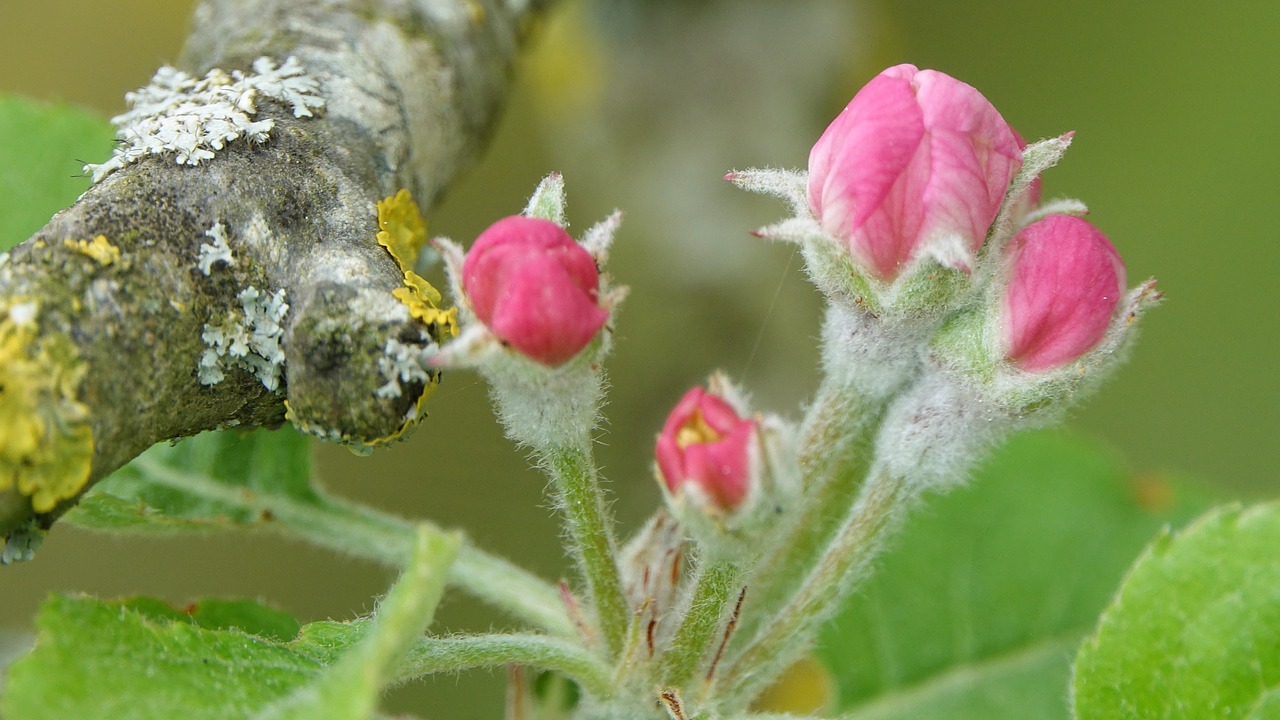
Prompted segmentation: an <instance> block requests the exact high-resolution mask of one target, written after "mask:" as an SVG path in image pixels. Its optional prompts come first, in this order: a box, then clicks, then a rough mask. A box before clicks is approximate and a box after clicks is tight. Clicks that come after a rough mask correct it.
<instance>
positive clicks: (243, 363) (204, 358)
mask: <svg viewBox="0 0 1280 720" xmlns="http://www.w3.org/2000/svg"><path fill="white" fill-rule="evenodd" d="M284 297H285V294H284V290H277V291H276V292H275V294H273V295H264V294H263V293H261V292H260V291H259V290H258V289H257V288H255V287H252V286H250V287H247V288H245V289H244V290H243V291H242V292H241V293H240V295H239V298H238V299H239V300H240V308H241V309H240V310H234V309H233V310H230V311H228V312H227V315H226V317H225V318H223V320H222V322H220V323H217V324H212V323H206V324H205V326H204V332H203V333H201V336H200V337H201V339H203V340H204V343H205V345H207V346H208V349H207V350H205V351H204V354H203V355H201V356H200V364H199V367H198V369H197V372H198V373H199V376H200V383H201V384H202V385H217V384H218V383H220V382H222V381H223V380H225V379H226V371H228V370H231V369H234V368H240V369H243V370H246V371H248V372H250V373H253V375H254V376H255V377H257V378H258V380H260V381H261V382H262V386H263V387H265V388H266V389H267V390H269V391H271V392H275V390H276V389H277V388H278V387H279V386H280V377H281V375H282V372H283V367H284V360H285V355H284V349H283V348H282V347H281V346H280V340H281V339H282V338H283V337H284V325H283V323H284V318H285V315H286V314H288V312H289V304H288V303H286V302H285V301H284Z"/></svg>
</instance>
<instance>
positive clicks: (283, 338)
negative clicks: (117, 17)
mask: <svg viewBox="0 0 1280 720" xmlns="http://www.w3.org/2000/svg"><path fill="white" fill-rule="evenodd" d="M542 4H544V3H540V2H537V1H536V0H206V1H205V2H204V3H202V4H201V5H200V6H199V8H198V9H197V10H196V13H195V18H194V21H193V27H192V32H191V36H190V38H189V40H188V42H187V45H186V48H185V50H184V52H183V57H182V60H181V62H180V63H179V70H181V71H182V72H184V73H186V74H187V76H189V77H191V78H206V77H213V78H214V80H213V82H214V84H215V85H216V84H218V83H220V82H222V79H224V78H223V76H222V75H220V74H216V73H215V75H213V76H209V75H208V73H210V71H212V70H214V69H215V68H216V69H219V70H221V71H222V72H223V73H226V74H227V77H228V78H230V77H232V76H235V77H244V76H249V75H252V74H253V73H254V72H255V69H254V67H255V62H257V61H258V60H259V59H260V58H267V59H268V60H269V61H270V63H271V64H272V65H271V66H272V67H282V66H285V65H286V63H289V62H290V61H289V58H295V59H296V60H295V62H296V65H294V67H300V69H301V72H303V73H305V78H308V79H309V81H314V94H315V96H316V97H318V102H317V103H313V105H315V108H314V111H313V112H310V116H307V113H305V112H302V113H300V112H299V111H298V109H297V104H296V103H291V102H290V101H289V97H288V95H287V93H283V92H282V94H280V95H279V96H278V97H272V96H271V94H270V93H267V92H257V93H256V94H254V93H246V94H247V95H248V97H240V98H239V99H238V100H234V102H239V103H241V105H240V106H238V107H245V108H249V109H251V110H252V112H253V117H252V119H253V121H254V123H265V122H268V121H269V125H270V129H269V131H267V132H263V131H262V128H263V127H266V126H264V125H261V124H258V125H253V126H252V128H254V129H256V131H257V132H258V135H257V136H256V137H254V136H253V134H252V133H248V134H246V135H245V136H243V137H240V138H239V139H237V140H233V141H230V142H226V143H222V144H221V145H222V146H221V147H217V146H216V145H215V148H216V149H215V150H213V151H211V154H212V157H206V158H202V159H200V160H198V161H187V162H180V161H178V155H177V154H175V153H174V152H156V153H154V154H146V153H145V152H144V153H143V154H142V155H141V156H140V157H137V158H133V159H132V160H131V161H130V162H128V163H126V164H122V165H121V166H120V167H119V168H118V169H114V170H111V171H109V172H105V173H104V174H103V175H102V177H101V178H100V179H99V180H98V181H97V182H96V183H95V184H94V185H93V187H92V188H91V189H90V190H89V191H88V192H86V193H85V194H84V196H82V197H81V198H80V199H79V200H78V201H77V202H76V204H75V205H74V206H72V207H71V208H69V209H67V210H64V211H63V212H61V213H59V214H58V215H56V216H55V217H54V218H53V220H52V221H51V222H50V223H49V224H48V225H47V226H46V227H45V228H43V229H42V230H40V231H39V232H38V233H36V235H35V236H33V237H32V238H31V239H30V240H28V241H27V242H25V243H23V244H22V245H21V246H19V247H18V248H16V249H15V250H13V251H12V252H11V253H9V255H8V258H7V260H5V261H4V262H3V265H0V354H3V355H5V357H3V358H0V361H2V364H3V365H4V366H5V367H6V368H12V371H6V372H5V373H3V374H4V375H5V377H3V378H0V420H6V422H5V423H4V424H5V425H6V426H8V428H7V429H0V539H3V538H6V537H8V536H10V534H11V533H13V532H14V531H15V530H17V529H20V528H29V527H30V526H31V523H32V522H33V521H34V522H35V523H36V525H37V526H39V527H47V526H48V525H49V524H51V523H52V522H53V521H54V519H56V518H57V517H58V516H59V515H60V514H61V513H62V512H63V511H65V510H66V509H67V508H68V507H70V506H71V505H72V504H74V502H75V500H76V498H77V497H78V496H79V494H80V493H82V492H83V490H84V489H85V488H87V487H89V486H90V485H92V484H93V482H96V481H97V480H98V479H100V478H103V477H105V476H106V475H108V474H109V473H111V472H112V471H114V470H115V469H116V468H118V467H120V466H121V465H123V464H125V463H126V462H128V461H129V460H130V459H132V458H133V457H135V456H136V455H138V454H139V453H140V452H142V451H143V450H145V449H146V448H147V447H149V446H150V445H152V444H153V443H156V442H159V441H163V440H166V439H171V438H177V437H183V436H187V435H192V434H195V433H198V432H200V431H203V430H208V429H213V428H218V427H228V426H240V427H256V426H268V427H270V426H276V425H279V424H280V423H282V422H284V421H285V419H286V414H287V415H288V417H289V419H291V420H293V421H294V422H295V423H296V424H297V425H298V426H299V427H301V428H303V429H305V430H308V431H311V432H313V433H314V434H317V435H321V436H323V437H326V438H328V439H331V440H339V441H342V442H346V443H348V444H351V445H354V446H360V447H368V446H373V445H377V444H380V443H382V442H385V441H387V440H388V439H391V438H394V437H396V436H398V435H399V434H400V433H401V432H402V431H403V430H404V429H405V428H406V427H407V426H408V425H411V424H412V422H413V421H414V420H415V419H416V417H417V413H418V403H419V400H420V399H421V398H422V397H423V396H424V395H425V393H427V392H428V391H429V390H430V388H431V387H433V386H434V384H435V382H436V380H437V379H438V377H437V375H436V373H435V371H434V370H432V369H431V368H430V367H429V366H428V365H427V364H426V360H427V359H428V358H429V357H430V355H431V353H432V352H433V351H434V348H435V343H436V342H437V341H438V340H440V339H442V335H444V334H447V331H448V330H449V327H448V325H449V323H448V319H447V318H446V317H445V316H444V314H443V313H439V312H438V311H435V310H434V309H431V308H430V307H429V306H430V305H431V303H432V301H433V300H435V301H437V302H438V298H433V297H431V295H432V291H430V290H426V289H424V288H422V287H421V286H415V283H416V281H417V280H420V278H417V276H416V275H412V273H411V266H412V260H413V258H412V257H411V256H412V254H413V252H414V251H415V250H416V247H417V246H418V245H420V242H421V238H420V237H417V236H418V235H421V234H422V232H423V230H422V227H421V225H420V219H418V218H417V208H416V205H414V204H413V203H412V202H408V201H407V198H405V196H401V200H402V201H401V202H399V203H398V204H397V203H390V204H384V205H385V207H383V208H379V206H378V203H379V201H380V200H382V199H384V198H392V197H394V196H396V194H397V193H398V191H400V190H402V189H405V190H408V191H409V194H410V195H411V196H412V197H413V198H416V199H417V200H418V201H420V202H423V203H432V202H434V201H435V200H436V199H438V197H439V196H440V195H441V193H442V192H443V191H444V190H445V188H446V187H447V185H448V184H449V182H450V181H451V180H452V179H453V178H454V176H455V175H456V174H457V173H458V171H459V170H460V169H462V168H463V167H464V166H465V165H466V164H467V163H469V162H470V161H471V160H472V159H473V158H474V157H475V156H476V155H477V154H478V152H479V150H480V147H481V145H482V143H483V141H484V139H485V137H486V135H487V131H488V129H489V127H490V125H491V124H492V123H493V121H494V118H495V115H496V112H497V110H498V107H499V105H500V103H501V101H502V99H503V96H504V94H505V90H506V87H507V84H508V80H509V77H510V75H511V70H512V65H513V60H514V55H515V53H516V51H517V47H518V44H519V40H520V38H521V37H522V35H523V34H524V33H523V30H524V28H525V27H526V26H527V25H528V24H529V23H530V22H531V17H532V15H533V14H535V13H536V12H538V11H539V10H540V9H541V5H542ZM260 68H261V66H259V69H260ZM236 73H240V75H236ZM160 79H161V78H160V76H157V80H158V81H159V80H160ZM136 107H137V103H135V109H136ZM300 115H301V116H300ZM128 132H129V130H128V129H127V128H126V130H125V131H124V133H125V134H127V133H128ZM121 139H122V141H123V142H127V141H128V138H126V137H123V136H122V138H121ZM148 141H149V142H152V143H153V144H154V143H155V142H158V141H156V140H155V139H154V138H150V139H149V140H148ZM174 142H176V143H177V144H179V145H181V143H182V142H183V140H182V138H181V137H179V138H178V139H177V140H176V141H174ZM134 146H135V147H138V146H140V145H139V144H138V143H134ZM380 209H382V210H383V211H384V212H382V214H381V223H380V212H379V210H380ZM415 221H417V222H418V223H419V224H417V225H416V226H415ZM380 230H381V231H383V232H384V233H387V234H388V236H391V237H392V241H391V242H390V243H385V242H384V245H389V246H390V249H391V250H392V251H393V252H394V251H395V250H396V249H397V248H399V249H400V252H399V253H398V255H399V256H400V257H397V256H395V255H393V253H392V252H388V248H386V247H383V246H382V245H380V244H379V241H378V240H375V237H378V238H379V239H381V238H382V237H384V236H379V235H378V234H379V231H380ZM397 237H398V238H399V240H396V238H397ZM406 247H407V248H408V249H407V250H406V249H405V248H406ZM202 261H203V262H202ZM397 292H398V295H397V294H395V293H397ZM415 302H416V303H417V305H415ZM424 308H425V309H424ZM210 353H212V354H210ZM8 420H12V421H13V422H8ZM15 428H16V429H15ZM90 436H91V439H89V438H90ZM51 449H52V450H51ZM53 450H56V451H57V452H53ZM68 458H69V459H68ZM51 463H59V464H60V465H59V466H57V467H54V466H53V465H51ZM66 465H72V466H74V467H73V468H71V470H72V472H71V473H70V474H68V472H67V468H66V467H63V466H66ZM51 478H60V479H51ZM68 478H71V479H70V480H69V479H68Z"/></svg>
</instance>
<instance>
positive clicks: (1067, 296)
mask: <svg viewBox="0 0 1280 720" xmlns="http://www.w3.org/2000/svg"><path fill="white" fill-rule="evenodd" d="M1009 253H1010V255H1009V259H1010V263H1011V270H1010V277H1009V286H1008V288H1007V289H1006V290H1005V296H1004V305H1003V307H1002V332H1003V339H1004V347H1005V357H1006V358H1007V359H1008V360H1009V362H1011V363H1013V364H1014V365H1016V366H1018V367H1020V368H1022V369H1023V370H1027V371H1029V372H1042V371H1044V370H1049V369H1052V368H1055V367H1058V366H1060V365H1064V364H1066V363H1069V362H1071V361H1073V360H1075V359H1076V358H1079V357H1080V356H1081V355H1083V354H1085V353H1086V352H1088V351H1090V350H1092V349H1093V348H1094V347H1095V346H1096V345H1097V344H1098V343H1099V342H1101V341H1102V338H1103V336H1104V335H1106V333H1107V328H1108V327H1109V326H1110V325H1111V321H1112V318H1113V317H1114V316H1115V311H1116V306H1117V305H1118V304H1119V302H1120V298H1121V297H1122V296H1123V295H1124V283H1125V272H1124V262H1123V261H1122V260H1121V259H1120V254H1119V253H1117V252H1116V249H1115V247H1114V246H1112V245H1111V241H1110V240H1107V237H1106V236H1105V235H1103V234H1102V232H1101V231H1099V230H1098V229H1097V228H1096V227H1094V226H1093V225H1092V224H1091V223H1089V222H1088V221H1087V220H1083V219H1081V218H1078V217H1073V216H1070V215H1049V216H1048V217H1045V218H1044V219H1042V220H1039V221H1037V222H1034V223H1032V224H1030V225H1028V226H1027V227H1025V228H1023V229H1022V231H1021V232H1019V233H1018V234H1017V235H1015V236H1014V237H1013V240H1012V241H1011V242H1010V245H1009Z"/></svg>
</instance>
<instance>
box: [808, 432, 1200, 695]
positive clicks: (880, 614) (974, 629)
mask: <svg viewBox="0 0 1280 720" xmlns="http://www.w3.org/2000/svg"><path fill="white" fill-rule="evenodd" d="M1207 506H1208V502H1207V500H1206V499H1205V498H1204V497H1203V495H1202V494H1200V493H1197V492H1195V491H1192V490H1190V489H1188V488H1185V487H1183V486H1182V485H1180V484H1176V483H1170V482H1169V481H1168V480H1167V479H1164V478H1158V477H1137V478H1135V477H1133V476H1131V475H1130V473H1129V472H1128V471H1127V470H1126V468H1125V467H1124V465H1123V463H1122V462H1120V461H1119V460H1118V459H1117V458H1116V457H1114V455H1112V454H1111V453H1109V452H1107V451H1105V450H1103V449H1101V448H1099V447H1097V446H1096V445H1095V444H1092V443H1089V442H1086V441H1084V440H1081V439H1079V438H1073V437H1071V436H1069V435H1065V434H1062V433H1035V434H1029V435H1024V436H1020V437H1018V438H1015V439H1014V440H1013V441H1012V442H1010V443H1009V444H1008V445H1007V446H1006V447H1004V448H1003V449H1002V450H1001V451H1000V452H998V453H997V455H996V456H995V457H994V458H992V460H991V461H990V462H988V463H987V464H986V466H985V467H984V468H983V469H982V470H981V471H980V472H978V473H977V475H976V477H974V478H973V480H972V482H971V483H970V484H969V486H968V487H966V488H964V489H961V490H957V491H953V492H952V493H950V494H948V495H945V496H937V497H933V498H931V499H930V500H929V501H928V502H927V503H926V504H925V507H922V508H917V509H916V511H915V512H914V513H913V515H912V517H911V519H910V520H909V521H908V523H907V527H906V528H905V529H904V530H903V534H902V536H901V537H900V538H899V539H898V540H897V542H896V543H894V544H893V545H892V546H891V548H890V550H889V552H888V553H886V555H885V557H884V558H883V560H882V562H881V563H880V565H879V568H878V569H877V571H876V573H875V575H873V576H872V578H871V580H870V581H869V582H868V583H867V585H866V586H865V587H864V588H863V591H862V592H860V593H859V594H858V596H857V597H855V598H854V600H853V601H852V602H851V603H850V604H849V605H848V606H847V607H846V608H845V609H844V610H843V611H842V613H841V614H840V616H839V617H838V618H837V619H836V620H835V621H834V622H833V623H831V624H830V625H829V626H828V628H827V629H826V631H825V632H824V635H823V637H822V640H821V642H822V647H821V648H820V651H819V652H820V657H821V659H822V660H823V661H824V662H825V663H826V664H827V666H828V668H829V669H831V670H832V671H833V673H834V675H835V676H836V678H837V682H838V684H839V692H840V700H839V709H840V710H841V711H843V712H844V713H845V714H844V715H842V716H841V717H842V718H845V720H871V719H872V718H875V719H877V720H880V719H899V718H902V719H906V718H910V719H911V720H929V719H931V718H939V719H941V718H946V719H947V720H967V719H970V718H972V719H974V720H978V719H981V720H1001V719H1003V718H1009V719H1010V720H1014V719H1016V720H1025V718H1037V719H1039V718H1046V719H1051V718H1066V717H1068V710H1067V703H1066V695H1067V686H1068V679H1069V663H1070V658H1071V656H1072V654H1073V653H1074V651H1075V648H1076V647H1077V645H1078V644H1079V642H1080V640H1081V639H1082V638H1083V637H1084V636H1085V634H1086V633H1088V632H1089V631H1090V630H1091V629H1092V627H1093V625H1094V623H1095V621H1096V619H1097V616H1098V614H1099V613H1100V612H1101V610H1102V608H1103V606H1104V605H1105V604H1106V602H1107V601H1108V600H1109V598H1110V596H1111V593H1112V591H1113V590H1114V588H1115V587H1116V585H1117V584H1118V582H1119V580H1120V578H1121V577H1122V575H1123V573H1124V571H1125V568H1126V567H1127V566H1128V565H1129V563H1130V562H1131V561H1132V560H1133V558H1134V557H1135V556H1136V555H1137V553H1138V552H1139V551H1140V550H1141V548H1142V547H1143V545H1144V544H1145V543H1146V542H1147V540H1148V539H1149V538H1150V537H1151V536H1152V535H1154V534H1155V533H1156V532H1157V531H1158V530H1159V529H1160V528H1161V527H1162V526H1164V525H1165V524H1166V523H1171V522H1172V523H1179V522H1183V521H1185V520H1186V519H1189V518H1190V517H1193V516H1194V515H1195V514H1196V513H1197V512H1198V511H1199V510H1202V509H1203V508H1205V507H1207Z"/></svg>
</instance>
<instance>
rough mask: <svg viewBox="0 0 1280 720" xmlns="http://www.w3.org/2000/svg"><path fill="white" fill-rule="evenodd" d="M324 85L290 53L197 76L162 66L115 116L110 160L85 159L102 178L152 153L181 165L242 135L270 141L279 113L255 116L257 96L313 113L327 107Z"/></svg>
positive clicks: (194, 161)
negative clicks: (94, 161) (286, 56)
mask: <svg viewBox="0 0 1280 720" xmlns="http://www.w3.org/2000/svg"><path fill="white" fill-rule="evenodd" d="M319 89H320V85H319V83H318V82H316V80H315V78H312V77H311V76H309V75H307V73H306V71H305V70H304V69H303V67H302V64H301V63H299V62H298V60H297V58H293V57H291V58H289V59H288V60H286V61H285V63H284V64H283V65H280V66H278V67H277V66H276V63H275V61H274V60H272V59H271V58H268V57H260V58H258V59H257V60H255V61H254V62H253V71H252V72H242V71H240V70H233V71H231V72H229V73H228V72H226V71H224V70H219V69H217V68H215V69H213V70H210V71H209V73H208V74H207V75H205V76H204V77H203V78H199V79H197V78H195V77H193V76H191V75H188V74H187V73H184V72H182V71H181V70H178V69H176V68H172V67H169V66H165V67H162V68H160V69H159V70H157V71H156V74H155V76H154V77H153V78H151V84H150V85H147V86H146V87H144V88H142V89H140V90H137V91H136V92H131V93H128V94H127V95H125V101H126V102H127V103H128V104H129V111H128V112H126V113H124V114H123V115H119V116H116V117H114V118H112V119H111V122H112V124H114V125H115V126H116V128H117V132H116V139H117V140H119V142H120V144H119V145H118V146H117V147H116V149H115V152H114V153H113V154H112V156H111V158H110V159H109V160H107V161H106V162H104V163H102V164H100V165H94V164H89V165H85V167H84V169H85V172H88V173H92V174H93V181H94V182H98V181H99V180H101V179H102V178H104V177H106V176H107V175H109V174H110V173H112V172H114V171H116V170H119V169H121V168H123V167H126V166H128V165H129V164H131V163H135V162H137V161H139V160H142V159H143V158H146V157H150V156H152V155H171V156H173V158H174V161H175V162H177V163H178V164H179V165H190V166H195V165H199V164H200V163H202V162H204V161H205V160H210V159H212V158H213V156H214V153H215V152H216V151H218V150H222V149H223V148H224V147H226V145H227V143H229V142H232V141H234V140H238V139H240V138H242V137H244V138H248V140H249V141H250V142H255V143H261V142H266V140H267V138H268V137H269V136H270V134H271V131H272V129H274V128H275V121H274V120H272V119H271V118H267V119H265V120H258V121H255V120H253V116H254V115H256V114H257V113H258V107H257V102H258V100H260V99H262V98H270V99H272V100H277V101H279V102H281V103H285V104H287V105H289V106H290V108H292V110H293V115H294V117H311V116H312V115H313V112H312V111H313V110H318V109H320V108H322V107H324V98H322V97H320V95H319V94H318V91H319Z"/></svg>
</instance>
